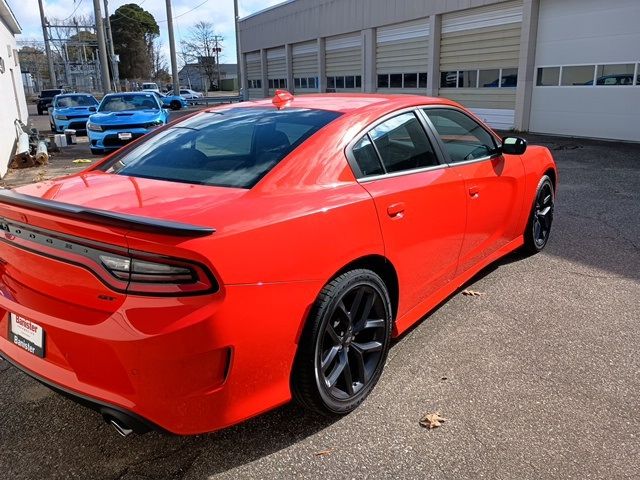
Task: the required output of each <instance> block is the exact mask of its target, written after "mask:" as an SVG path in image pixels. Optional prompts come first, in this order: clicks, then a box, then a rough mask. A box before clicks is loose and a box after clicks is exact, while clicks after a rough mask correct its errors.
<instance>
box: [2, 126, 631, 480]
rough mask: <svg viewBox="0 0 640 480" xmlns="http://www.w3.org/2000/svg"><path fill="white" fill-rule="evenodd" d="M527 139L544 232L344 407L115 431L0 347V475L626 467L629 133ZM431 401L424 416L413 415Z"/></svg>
mask: <svg viewBox="0 0 640 480" xmlns="http://www.w3.org/2000/svg"><path fill="white" fill-rule="evenodd" d="M528 138H529V140H530V142H532V143H538V144H544V145H547V146H548V147H549V148H551V149H552V152H553V154H554V156H555V157H556V160H557V161H558V165H559V174H560V189H559V193H558V197H557V207H556V215H555V222H554V226H553V232H552V237H551V240H550V243H549V245H548V247H547V249H546V250H545V251H544V252H543V253H542V254H539V255H536V256H533V257H528V258H523V257H521V256H519V255H517V254H514V255H510V256H509V257H507V258H505V259H504V260H502V261H500V262H499V263H498V264H496V265H494V266H492V267H490V268H488V269H486V270H485V271H484V272H482V274H480V275H478V276H477V277H476V278H475V279H473V280H472V282H470V283H469V284H468V285H467V286H466V288H469V289H472V290H475V291H477V292H479V293H482V295H479V296H465V295H462V294H460V293H457V294H455V295H453V296H452V297H450V298H449V299H448V300H447V301H446V302H444V303H443V304H442V305H441V306H440V307H439V308H438V309H437V310H435V311H434V312H432V313H431V314H430V315H428V316H426V317H425V318H424V319H423V320H422V322H421V323H420V324H418V325H417V326H416V327H415V328H413V329H412V330H411V331H410V332H409V333H408V334H406V335H404V337H403V338H401V339H399V340H398V341H397V342H395V344H394V346H393V347H392V349H391V352H390V355H389V359H388V362H387V365H386V368H385V372H384V374H383V376H382V378H381V381H380V383H379V384H378V386H377V387H376V389H375V390H374V392H373V394H372V395H371V397H370V398H369V399H368V400H367V401H366V402H365V403H364V404H363V405H362V406H361V407H360V408H359V409H358V410H357V411H356V412H354V413H353V414H351V415H348V416H347V417H345V418H342V419H340V420H337V421H328V420H326V419H322V418H317V417H314V416H311V415H309V414H307V413H305V412H304V411H302V410H301V409H300V408H298V407H297V406H295V405H293V404H290V405H286V406H284V407H281V408H279V409H277V410H275V411H272V412H269V413H267V414H264V415H262V416H259V417H257V418H255V419H253V420H250V421H248V422H245V423H243V424H241V425H238V426H236V427H232V428H230V429H227V430H223V431H220V432H217V433H213V434H208V435H200V436H195V437H175V436H167V435H161V434H158V433H150V434H146V435H142V436H130V437H128V438H124V439H123V438H121V437H119V436H118V435H117V434H116V433H115V432H114V431H113V430H112V429H111V428H110V427H108V426H107V425H105V424H104V423H103V422H102V420H101V418H100V417H99V416H98V415H97V414H95V413H93V412H91V411H88V410H86V409H84V408H83V407H80V406H78V405H76V404H74V403H72V402H71V401H69V400H67V399H65V398H62V397H60V396H59V395H57V394H55V393H53V392H51V391H50V390H48V389H47V388H46V387H43V386H41V385H40V384H38V383H37V382H35V381H34V380H32V379H30V378H29V377H27V376H26V375H24V374H23V373H21V372H19V371H18V370H16V369H15V368H13V367H11V366H9V365H8V364H7V363H6V362H1V361H0V478H7V479H45V478H46V479H76V478H77V479H120V480H134V479H185V480H192V479H198V480H204V479H210V478H216V479H217V478H242V479H254V478H255V479H259V478H264V479H272V478H295V477H297V478H301V477H306V478H340V479H342V478H357V479H360V478H376V479H380V478H437V479H445V478H446V479H451V478H489V479H529V478H531V479H538V478H553V479H560V478H562V479H564V478H575V479H596V478H598V479H632V478H633V479H638V478H640V439H639V435H640V355H639V346H640V220H639V218H640V145H638V144H624V143H619V142H605V141H595V140H576V139H560V138H552V137H542V136H531V135H530V136H528ZM436 411H437V412H440V414H441V415H442V416H443V417H445V418H446V421H445V422H444V424H443V425H442V426H441V427H440V428H436V429H433V430H427V429H425V428H423V427H421V426H420V425H419V423H418V421H419V419H420V418H421V416H422V415H423V414H425V413H428V412H436ZM211 414H212V415H215V412H211Z"/></svg>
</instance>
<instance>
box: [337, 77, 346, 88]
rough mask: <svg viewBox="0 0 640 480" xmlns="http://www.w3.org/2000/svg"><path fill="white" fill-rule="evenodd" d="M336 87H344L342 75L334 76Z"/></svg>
mask: <svg viewBox="0 0 640 480" xmlns="http://www.w3.org/2000/svg"><path fill="white" fill-rule="evenodd" d="M336 88H344V77H336Z"/></svg>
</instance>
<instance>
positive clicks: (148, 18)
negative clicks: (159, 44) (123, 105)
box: [109, 3, 160, 79]
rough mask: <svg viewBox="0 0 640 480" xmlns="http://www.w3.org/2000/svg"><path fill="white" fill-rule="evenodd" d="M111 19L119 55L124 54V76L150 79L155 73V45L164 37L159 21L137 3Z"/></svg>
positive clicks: (129, 4)
mask: <svg viewBox="0 0 640 480" xmlns="http://www.w3.org/2000/svg"><path fill="white" fill-rule="evenodd" d="M109 19H110V20H111V31H112V35H113V45H114V50H115V53H116V54H118V55H120V77H121V78H130V79H148V78H150V77H151V76H152V74H153V68H154V58H153V57H154V55H153V44H154V41H155V39H156V38H157V37H158V36H159V35H160V28H159V27H158V23H157V22H156V19H155V18H154V17H153V15H151V14H150V13H149V12H147V11H146V10H144V9H143V8H141V7H139V6H138V5H135V4H133V3H128V4H126V5H122V6H121V7H119V8H118V9H117V10H116V11H115V12H114V13H113V15H111V16H110V17H109Z"/></svg>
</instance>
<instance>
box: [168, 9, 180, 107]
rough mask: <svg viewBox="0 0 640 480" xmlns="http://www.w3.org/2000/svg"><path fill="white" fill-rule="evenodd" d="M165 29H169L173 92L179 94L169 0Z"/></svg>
mask: <svg viewBox="0 0 640 480" xmlns="http://www.w3.org/2000/svg"><path fill="white" fill-rule="evenodd" d="M167 30H169V52H170V54H171V77H172V79H173V94H174V95H180V79H179V78H178V56H177V54H176V39H175V36H174V35H173V12H172V10H171V0H167Z"/></svg>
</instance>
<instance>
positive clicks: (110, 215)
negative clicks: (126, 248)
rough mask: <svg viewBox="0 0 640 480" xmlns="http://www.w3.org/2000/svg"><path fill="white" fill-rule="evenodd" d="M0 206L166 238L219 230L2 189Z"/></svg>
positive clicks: (0, 191)
mask: <svg viewBox="0 0 640 480" xmlns="http://www.w3.org/2000/svg"><path fill="white" fill-rule="evenodd" d="M0 203H4V204H7V205H14V206H16V207H25V208H29V209H32V210H37V211H40V212H46V213H54V214H56V215H62V216H64V217H69V218H74V219H81V220H87V221H89V222H98V223H100V224H102V225H111V226H114V227H121V228H126V229H129V230H136V231H143V232H151V233H159V234H164V235H178V236H190V237H202V236H206V235H211V234H212V233H214V232H215V231H216V230H215V228H211V227H202V226H198V225H190V224H188V223H181V222H173V221H171V220H160V219H156V218H149V217H141V216H138V215H129V214H126V213H116V212H109V211H107V210H99V209H96V208H87V207H82V206H80V205H72V204H70V203H63V202H57V201H54V200H45V199H42V198H39V197H32V196H31V195H24V194H22V193H18V192H14V191H13V190H0Z"/></svg>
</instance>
